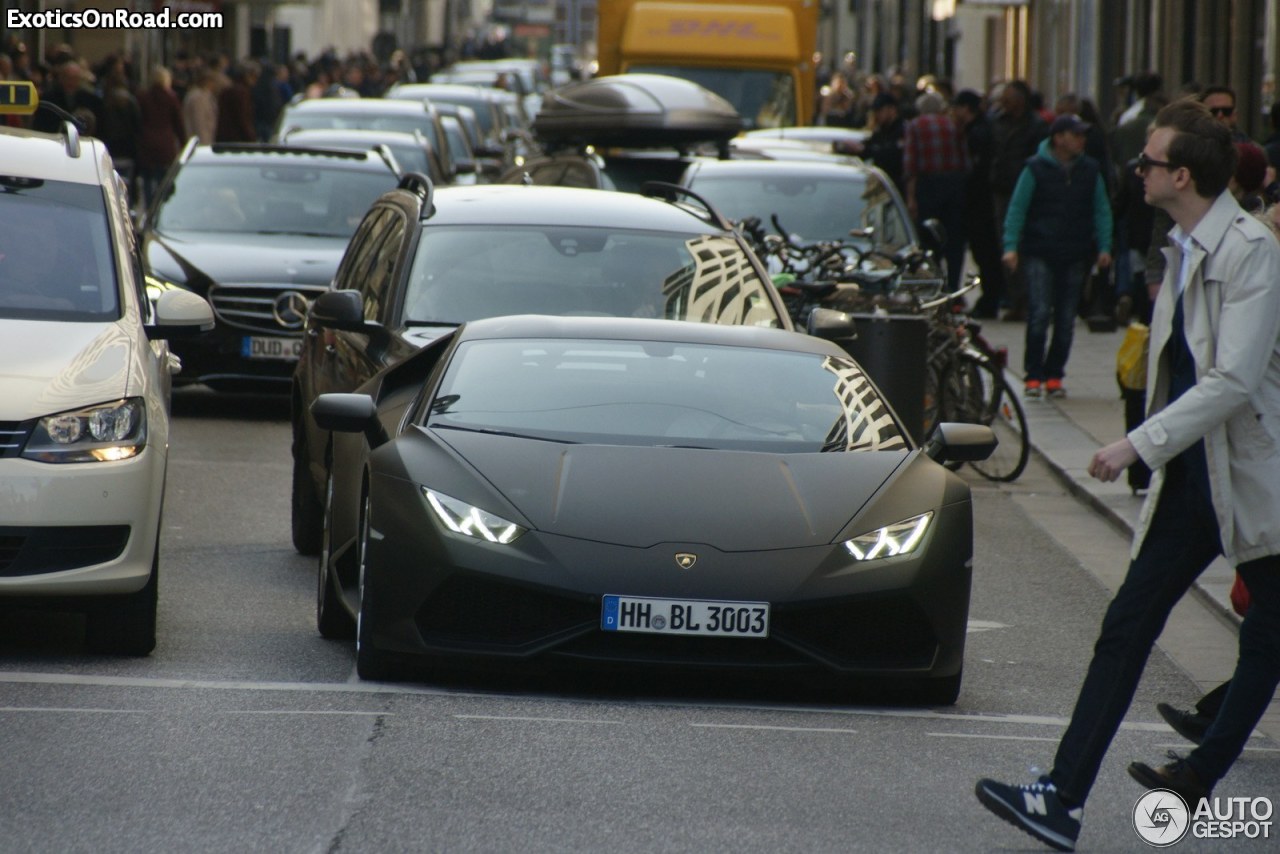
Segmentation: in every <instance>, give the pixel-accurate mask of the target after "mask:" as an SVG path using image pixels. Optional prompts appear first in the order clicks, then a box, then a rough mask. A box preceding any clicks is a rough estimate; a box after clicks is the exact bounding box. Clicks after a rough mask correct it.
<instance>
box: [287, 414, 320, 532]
mask: <svg viewBox="0 0 1280 854" xmlns="http://www.w3.org/2000/svg"><path fill="white" fill-rule="evenodd" d="M289 509H290V517H289V521H290V527H291V529H292V533H293V547H294V549H295V550H297V552H298V554H300V555H314V554H319V553H320V542H321V539H322V537H323V528H324V506H323V505H322V504H321V503H320V496H318V495H316V485H315V483H314V482H313V481H312V479H311V455H310V454H309V453H308V451H307V440H306V438H305V436H304V435H303V432H302V428H301V427H299V428H297V435H296V436H295V438H294V442H293V490H292V495H291V499H290V502H289Z"/></svg>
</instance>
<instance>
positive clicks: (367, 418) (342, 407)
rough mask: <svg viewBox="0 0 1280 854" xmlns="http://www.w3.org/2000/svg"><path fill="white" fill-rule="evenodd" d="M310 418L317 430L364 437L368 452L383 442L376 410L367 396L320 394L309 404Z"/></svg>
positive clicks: (383, 438)
mask: <svg viewBox="0 0 1280 854" xmlns="http://www.w3.org/2000/svg"><path fill="white" fill-rule="evenodd" d="M311 417H312V418H314V419H315V420H316V424H317V425H318V426H319V427H320V429H321V430H331V431H333V432H335V433H363V434H365V436H367V437H368V439H369V447H371V448H373V447H377V446H378V445H381V444H382V443H383V442H385V441H386V440H387V435H386V433H385V432H384V431H383V429H382V422H380V421H379V420H378V406H377V404H375V403H374V402H373V398H372V397H370V396H369V395H367V394H338V393H330V394H322V395H320V396H319V397H317V398H316V399H315V400H314V401H313V402H312V403H311Z"/></svg>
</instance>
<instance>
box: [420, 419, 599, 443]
mask: <svg viewBox="0 0 1280 854" xmlns="http://www.w3.org/2000/svg"><path fill="white" fill-rule="evenodd" d="M427 426H428V427H432V428H435V429H437V430H461V431H463V432H465V433H484V434H486V435H489V436H509V437H511V438H512V439H533V440H535V441H538V442H556V443H558V444H561V445H577V444H579V443H578V442H575V441H573V440H571V439H553V438H551V437H550V436H530V435H528V434H527V433H513V432H511V431H509V430H495V429H493V428H492V427H462V426H460V425H458V424H438V423H436V422H431V423H429V424H428V425H427Z"/></svg>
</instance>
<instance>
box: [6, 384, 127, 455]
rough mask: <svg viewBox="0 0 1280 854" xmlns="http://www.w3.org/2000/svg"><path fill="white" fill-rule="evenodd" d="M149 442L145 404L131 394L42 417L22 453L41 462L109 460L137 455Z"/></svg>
mask: <svg viewBox="0 0 1280 854" xmlns="http://www.w3.org/2000/svg"><path fill="white" fill-rule="evenodd" d="M146 444H147V408H146V404H145V403H144V402H143V400H142V398H140V397H130V398H127V399H125V400H117V401H114V402H112V403H101V404H98V405H96V406H88V407H85V408H84V409H77V410H72V411H70V412H59V413H57V414H56V415H48V416H45V417H44V418H41V419H40V420H39V421H38V422H36V426H35V429H34V430H32V431H31V438H30V439H28V440H27V445H26V447H25V448H24V449H23V451H22V456H24V457H26V458H27V459H29V460H38V461H39V462H42V463H90V462H108V461H111V460H127V459H129V458H130V457H136V456H137V455H138V454H140V453H142V449H143V448H144V447H146Z"/></svg>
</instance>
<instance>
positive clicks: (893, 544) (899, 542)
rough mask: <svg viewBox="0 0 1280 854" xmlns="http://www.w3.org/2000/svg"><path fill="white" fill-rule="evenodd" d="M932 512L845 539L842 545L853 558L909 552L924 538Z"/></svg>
mask: <svg viewBox="0 0 1280 854" xmlns="http://www.w3.org/2000/svg"><path fill="white" fill-rule="evenodd" d="M932 519H933V512H932V511H930V512H928V513H924V514H922V515H920V516H913V517H912V518H910V519H904V520H903V521H901V522H895V523H893V524H892V525H885V526H884V527H883V528H880V529H878V530H875V531H871V532H869V533H866V534H862V535H861V536H858V537H854V538H853V539H852V540H846V541H845V544H844V547H845V548H846V549H848V550H849V554H851V555H853V558H854V560H875V559H877V558H882V557H893V556H895V555H905V554H910V553H911V552H912V551H914V550H915V547H916V546H918V545H919V544H920V540H921V539H923V538H924V532H925V531H926V530H928V528H929V522H930V521H932Z"/></svg>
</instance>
